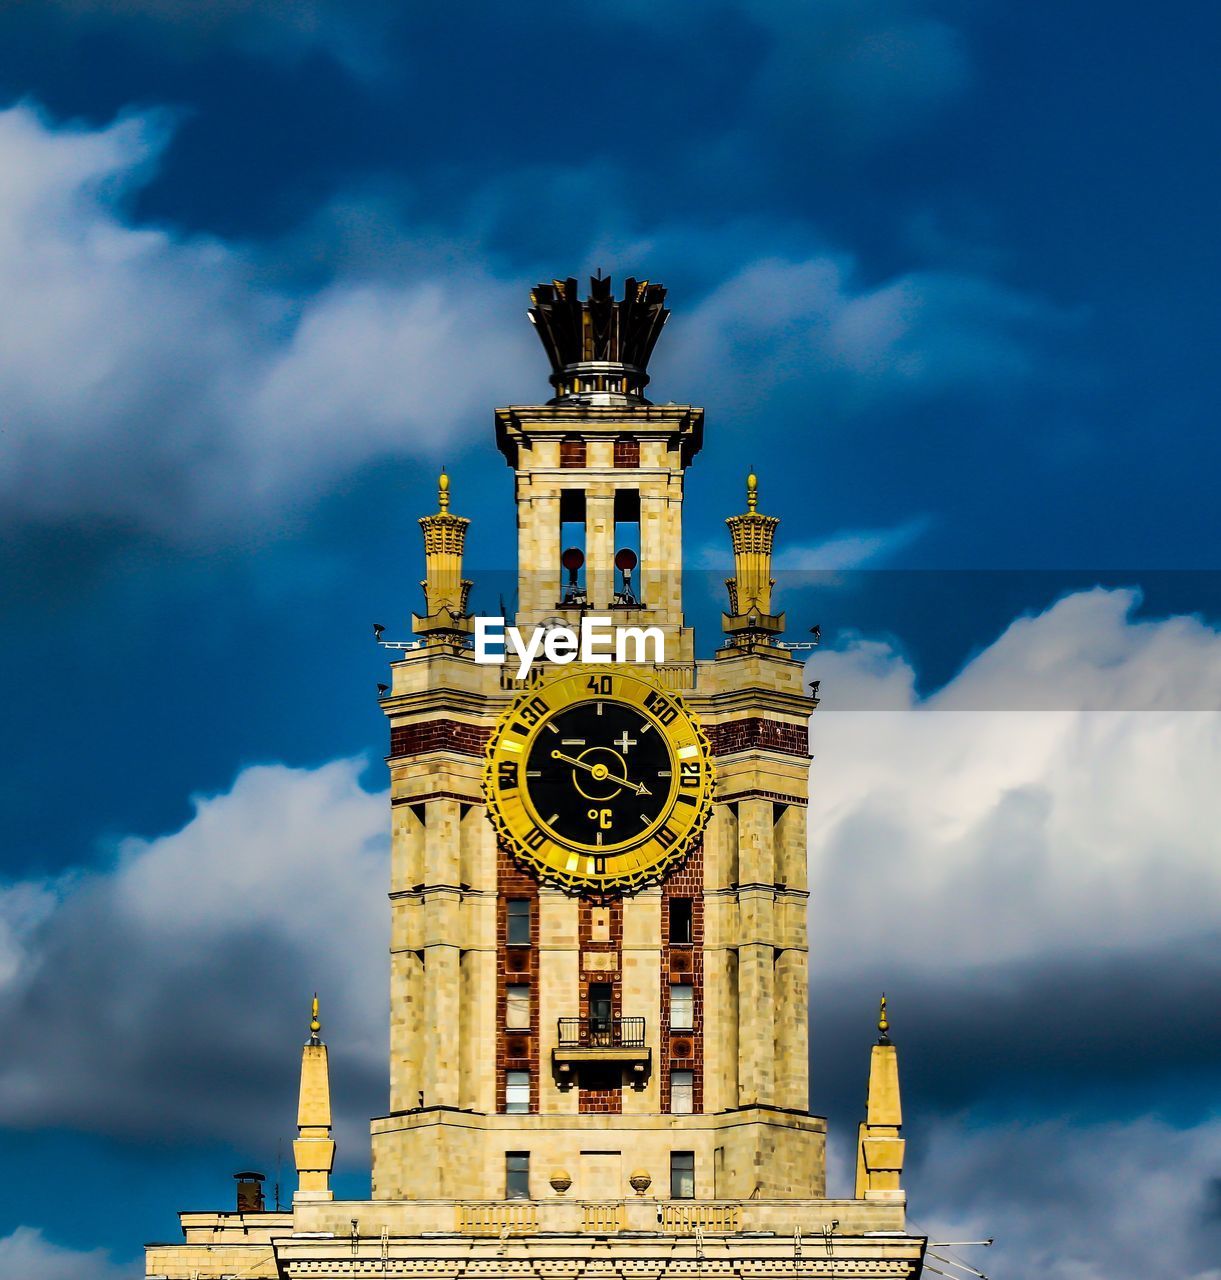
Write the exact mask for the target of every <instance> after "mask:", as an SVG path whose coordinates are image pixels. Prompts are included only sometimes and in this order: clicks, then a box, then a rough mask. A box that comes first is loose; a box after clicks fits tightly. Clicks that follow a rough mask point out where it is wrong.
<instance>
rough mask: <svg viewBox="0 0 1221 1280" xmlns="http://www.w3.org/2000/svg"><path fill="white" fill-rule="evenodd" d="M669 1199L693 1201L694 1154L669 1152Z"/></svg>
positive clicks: (692, 1152)
mask: <svg viewBox="0 0 1221 1280" xmlns="http://www.w3.org/2000/svg"><path fill="white" fill-rule="evenodd" d="M670 1199H671V1200H694V1199H695V1152H694V1151H671V1152H670Z"/></svg>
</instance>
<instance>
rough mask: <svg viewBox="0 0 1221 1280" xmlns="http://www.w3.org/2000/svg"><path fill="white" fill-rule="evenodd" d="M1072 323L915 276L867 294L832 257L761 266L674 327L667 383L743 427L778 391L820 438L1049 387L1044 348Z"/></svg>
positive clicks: (947, 279) (961, 282) (981, 283)
mask: <svg viewBox="0 0 1221 1280" xmlns="http://www.w3.org/2000/svg"><path fill="white" fill-rule="evenodd" d="M1074 322H1075V321H1074V319H1073V318H1072V317H1070V316H1068V315H1066V314H1065V313H1063V312H1061V311H1060V310H1058V309H1057V308H1056V307H1054V306H1053V305H1052V304H1050V303H1049V302H1046V301H1044V300H1043V299H1040V298H1037V297H1034V296H1032V295H1029V294H1025V293H1022V292H1020V291H1019V290H1016V289H1011V288H1008V287H1006V286H1004V285H1002V284H999V283H997V282H996V281H993V280H990V279H987V278H985V277H982V276H975V275H970V274H962V273H953V272H932V271H925V272H914V273H908V274H905V275H901V276H898V277H895V278H893V279H891V280H887V281H883V282H881V283H878V284H866V283H864V282H863V281H861V280H860V279H859V278H858V272H857V268H856V266H855V264H854V262H853V261H852V259H851V258H849V257H848V256H846V255H844V254H836V253H832V252H826V253H822V254H820V255H817V256H814V257H809V258H805V259H797V258H792V257H786V258H779V257H777V258H766V259H760V260H758V261H755V262H752V263H750V264H749V265H747V266H745V267H743V268H742V269H741V270H740V271H738V272H737V273H736V274H735V275H733V276H732V277H731V278H730V279H728V280H726V281H725V283H724V284H722V285H721V286H720V287H718V288H717V289H715V290H714V291H713V292H712V293H711V294H709V295H708V296H707V297H706V298H704V299H703V301H702V302H701V303H700V304H699V305H698V306H697V307H696V308H695V309H694V311H693V313H692V314H691V315H690V317H688V318H687V319H686V320H685V323H684V324H683V325H681V326H680V327H679V328H678V330H677V331H676V333H675V335H674V339H673V342H672V350H670V351H669V352H668V353H667V356H666V368H667V382H671V381H672V382H674V383H675V384H676V385H679V386H683V385H687V386H698V387H700V388H701V389H702V390H703V392H704V394H705V395H706V396H708V397H709V398H710V399H712V400H714V401H715V402H716V403H717V404H718V405H720V406H722V412H725V411H726V409H730V410H732V411H734V412H735V413H736V414H737V416H738V417H739V419H741V420H743V421H749V420H750V419H751V417H752V415H753V414H755V413H757V412H759V411H760V410H761V409H762V410H763V411H764V412H766V413H768V414H770V415H772V417H773V418H774V417H775V415H776V413H777V412H778V410H777V408H776V403H775V396H776V393H777V392H778V391H780V390H781V389H783V390H784V391H785V392H786V394H788V395H791V396H792V397H793V398H794V399H795V400H796V401H797V402H799V403H802V404H817V405H818V406H819V421H820V426H821V425H825V424H826V422H827V421H828V420H833V419H835V418H837V417H838V418H844V417H850V416H852V415H854V414H858V413H860V412H862V411H865V410H870V409H873V408H876V407H877V406H878V405H879V404H881V403H882V402H883V401H886V402H890V403H903V402H904V401H905V400H907V401H910V400H918V399H922V398H927V397H930V396H935V395H939V394H943V393H954V394H971V395H974V396H984V397H989V396H994V395H996V394H997V393H998V392H1005V391H1012V390H1013V389H1015V388H1017V387H1019V386H1022V385H1023V384H1025V383H1027V382H1029V381H1030V380H1031V379H1032V378H1033V377H1034V376H1035V374H1036V373H1037V374H1039V376H1040V377H1042V378H1048V377H1051V376H1053V371H1054V367H1055V366H1054V363H1053V362H1052V360H1051V358H1050V356H1049V354H1048V352H1047V350H1046V337H1047V335H1048V334H1049V333H1052V332H1060V331H1063V330H1064V328H1065V327H1067V326H1069V325H1071V324H1073V323H1074ZM793 425H794V426H796V425H798V424H793ZM773 426H774V424H773Z"/></svg>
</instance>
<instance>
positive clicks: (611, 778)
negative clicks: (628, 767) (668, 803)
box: [551, 751, 652, 796]
mask: <svg viewBox="0 0 1221 1280" xmlns="http://www.w3.org/2000/svg"><path fill="white" fill-rule="evenodd" d="M551 758H552V760H562V761H563V762H564V763H565V764H570V765H573V766H575V767H576V768H578V769H584V770H585V771H586V772H587V773H592V774H593V776H594V777H595V778H596V779H597V780H598V781H599V782H601V781H603V780H605V781H607V782H613V783H615V784H616V785H617V786H620V787H626V788H627V789H628V790H629V791H634V792H635V793H636V794H637V795H638V796H647V795H651V794H652V793H651V792H650V791H649V789H648V787H646V786H645V785H644V783H643V782H632V781H630V780H629V779H628V778H621V777H619V775H618V774H615V773H611V771H610V770H609V769H608V768H607V767H606V765H604V764H590V763H589V762H588V761H587V760H578V759H577V758H576V757H575V756H566V755H565V754H564V753H563V752H562V751H553V752H552V753H551Z"/></svg>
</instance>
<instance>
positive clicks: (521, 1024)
mask: <svg viewBox="0 0 1221 1280" xmlns="http://www.w3.org/2000/svg"><path fill="white" fill-rule="evenodd" d="M505 1026H506V1027H507V1028H508V1029H509V1030H510V1031H529V1030H530V988H529V987H528V986H527V985H526V984H525V983H517V982H515V983H513V984H512V985H511V986H508V987H506V988H505Z"/></svg>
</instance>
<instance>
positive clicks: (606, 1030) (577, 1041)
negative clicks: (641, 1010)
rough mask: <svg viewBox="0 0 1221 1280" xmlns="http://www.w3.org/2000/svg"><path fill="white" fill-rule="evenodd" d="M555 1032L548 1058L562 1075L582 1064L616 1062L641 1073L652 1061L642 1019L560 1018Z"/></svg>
mask: <svg viewBox="0 0 1221 1280" xmlns="http://www.w3.org/2000/svg"><path fill="white" fill-rule="evenodd" d="M557 1032H558V1034H557V1037H556V1039H557V1044H556V1047H555V1049H554V1050H552V1054H551V1057H552V1061H553V1063H554V1065H555V1069H556V1071H557V1072H558V1073H559V1074H560V1075H561V1076H564V1075H567V1074H568V1073H570V1072H571V1071H572V1068H573V1067H574V1066H577V1065H579V1064H581V1063H591V1064H592V1063H615V1062H619V1063H623V1064H624V1065H626V1066H628V1067H630V1068H631V1070H632V1071H633V1072H634V1073H636V1074H637V1075H638V1076H644V1075H647V1074H648V1070H649V1067H650V1065H651V1064H652V1060H653V1051H652V1050H651V1049H650V1048H649V1047H648V1045H646V1044H645V1028H644V1019H643V1018H615V1017H611V1018H560V1019H558V1021H557Z"/></svg>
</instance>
